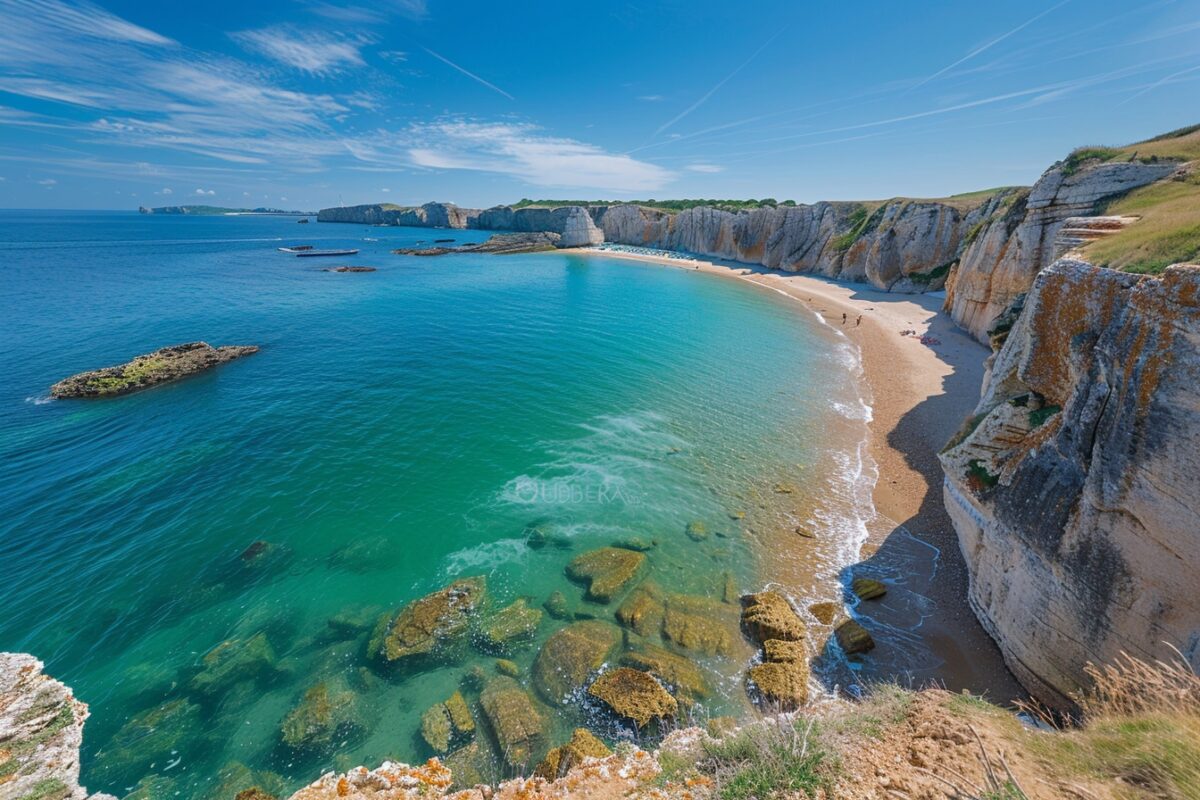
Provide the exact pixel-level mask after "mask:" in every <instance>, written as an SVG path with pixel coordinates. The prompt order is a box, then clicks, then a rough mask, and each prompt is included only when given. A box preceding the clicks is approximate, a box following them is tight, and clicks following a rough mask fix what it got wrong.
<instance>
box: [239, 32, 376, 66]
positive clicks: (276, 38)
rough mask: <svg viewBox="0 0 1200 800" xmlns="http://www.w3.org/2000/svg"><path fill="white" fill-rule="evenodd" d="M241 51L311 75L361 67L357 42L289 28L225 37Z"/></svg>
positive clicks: (360, 44)
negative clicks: (240, 48)
mask: <svg viewBox="0 0 1200 800" xmlns="http://www.w3.org/2000/svg"><path fill="white" fill-rule="evenodd" d="M229 36H230V38H231V39H233V40H234V41H235V42H237V43H238V44H240V45H242V47H244V48H246V49H247V50H249V51H251V52H255V53H258V54H259V55H263V56H266V57H267V58H270V59H272V60H274V61H278V62H280V63H281V64H286V65H287V66H289V67H295V68H296V69H299V70H303V71H304V72H309V73H312V74H314V75H328V74H330V73H334V72H337V71H338V70H339V69H340V68H341V67H345V66H350V67H361V66H363V59H362V53H360V52H359V51H360V49H361V47H362V46H363V44H365V42H364V41H363V40H361V39H348V38H344V37H337V36H331V35H328V34H324V33H318V32H315V31H304V30H301V29H299V28H296V27H295V26H292V25H276V26H273V27H270V28H262V29H261V30H256V31H240V32H238V33H231V34H229Z"/></svg>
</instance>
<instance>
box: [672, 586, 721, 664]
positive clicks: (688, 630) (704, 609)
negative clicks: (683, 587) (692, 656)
mask: <svg viewBox="0 0 1200 800" xmlns="http://www.w3.org/2000/svg"><path fill="white" fill-rule="evenodd" d="M662 632H663V636H664V637H666V638H667V639H669V640H670V641H672V642H674V643H675V644H677V645H679V646H680V647H682V648H684V649H686V650H694V651H696V652H697V653H702V654H704V655H726V654H728V653H729V652H730V651H731V650H732V649H733V642H734V639H735V638H736V636H737V611H736V609H734V608H733V607H732V606H730V605H728V604H726V603H722V602H721V601H720V600H714V599H712V598H709V597H698V596H696V595H686V594H672V595H669V596H668V597H667V609H666V613H665V614H664V615H663V627H662Z"/></svg>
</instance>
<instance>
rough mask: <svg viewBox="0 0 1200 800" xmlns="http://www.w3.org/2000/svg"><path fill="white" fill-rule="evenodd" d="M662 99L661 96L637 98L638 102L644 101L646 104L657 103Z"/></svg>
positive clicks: (648, 95) (650, 95)
mask: <svg viewBox="0 0 1200 800" xmlns="http://www.w3.org/2000/svg"><path fill="white" fill-rule="evenodd" d="M662 99H663V96H662V95H661V94H644V95H642V96H641V97H639V98H638V100H645V101H646V102H647V103H657V102H658V101H659V100H662Z"/></svg>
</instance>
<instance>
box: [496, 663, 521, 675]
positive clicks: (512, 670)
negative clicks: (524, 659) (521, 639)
mask: <svg viewBox="0 0 1200 800" xmlns="http://www.w3.org/2000/svg"><path fill="white" fill-rule="evenodd" d="M496 672H499V673H500V674H501V675H507V676H508V677H510V678H516V677H519V676H520V675H521V667H520V666H519V665H518V664H517V662H515V661H512V660H510V659H507V658H497V659H496Z"/></svg>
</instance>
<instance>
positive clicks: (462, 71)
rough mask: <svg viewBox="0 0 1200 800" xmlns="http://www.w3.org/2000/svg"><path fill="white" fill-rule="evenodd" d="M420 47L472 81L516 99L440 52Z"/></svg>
mask: <svg viewBox="0 0 1200 800" xmlns="http://www.w3.org/2000/svg"><path fill="white" fill-rule="evenodd" d="M422 49H423V50H424V51H425V52H426V53H429V55H431V56H433V57H434V58H436V59H437V60H438V61H441V62H442V63H443V64H446V65H447V66H450V67H453V68H454V69H456V70H458V71H459V72H461V73H462V74H463V75H466V76H467V77H468V78H470V79H471V80H473V81H477V82H478V83H481V84H483V85H484V86H486V87H487V88H489V89H491V90H492V91H493V92H499V93H500V94H502V95H504V96H505V97H507V98H508V99H509V100H516V99H517V98H515V97H513V96H512V95H511V94H509V93H508V92H506V91H504V90H503V89H501V88H500V87H499V86H497V85H496V84H494V83H489V82H488V81H485V80H484V79H483V78H481V77H479V76H478V75H476V74H475V73H474V72H468V71H467V70H466V69H463V68H462V67H460V66H459V65H458V64H455V63H454V62H453V61H451V60H450V59H448V58H446V57H445V56H443V55H440V54H438V53H435V52H433V51H432V50H430V49H429V48H428V47H424V48H422Z"/></svg>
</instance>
